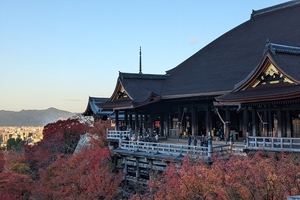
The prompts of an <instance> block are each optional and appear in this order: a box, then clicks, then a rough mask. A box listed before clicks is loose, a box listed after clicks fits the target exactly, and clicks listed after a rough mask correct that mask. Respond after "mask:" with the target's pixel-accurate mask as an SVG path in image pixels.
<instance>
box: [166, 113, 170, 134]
mask: <svg viewBox="0 0 300 200" xmlns="http://www.w3.org/2000/svg"><path fill="white" fill-rule="evenodd" d="M169 134H170V113H168V114H167V115H166V136H167V137H169V136H170V135H169Z"/></svg>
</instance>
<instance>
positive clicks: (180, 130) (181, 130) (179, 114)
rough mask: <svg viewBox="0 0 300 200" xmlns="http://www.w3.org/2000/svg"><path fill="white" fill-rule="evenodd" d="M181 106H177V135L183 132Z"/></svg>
mask: <svg viewBox="0 0 300 200" xmlns="http://www.w3.org/2000/svg"><path fill="white" fill-rule="evenodd" d="M182 110H183V109H182V107H180V106H178V130H179V135H180V134H183V129H182V117H183V116H182V115H183V112H182Z"/></svg>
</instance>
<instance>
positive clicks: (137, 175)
mask: <svg viewBox="0 0 300 200" xmlns="http://www.w3.org/2000/svg"><path fill="white" fill-rule="evenodd" d="M135 160H136V172H135V176H136V180H139V178H140V175H141V173H140V161H139V158H136V159H135Z"/></svg>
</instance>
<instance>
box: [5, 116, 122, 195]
mask: <svg viewBox="0 0 300 200" xmlns="http://www.w3.org/2000/svg"><path fill="white" fill-rule="evenodd" d="M106 126H107V124H106V123H101V122H99V123H96V124H95V126H94V127H88V126H87V125H86V124H84V123H82V122H79V120H77V119H68V120H64V121H58V122H56V123H52V124H48V125H47V126H45V128H44V138H43V140H42V141H41V142H40V143H38V144H37V145H35V146H26V145H25V146H24V147H23V151H21V152H20V151H15V150H10V151H6V152H0V199H6V200H12V199H112V198H113V197H114V196H115V195H116V194H117V193H118V192H119V190H118V187H119V185H120V183H121V181H122V176H123V175H122V173H118V174H116V173H114V172H113V166H112V164H111V158H112V152H111V150H109V148H108V146H107V143H106V138H105V128H106ZM86 132H89V133H90V145H87V146H83V147H82V148H81V149H80V151H79V152H77V153H74V151H75V149H76V146H77V144H78V141H79V139H80V136H81V135H82V134H85V133H86Z"/></svg>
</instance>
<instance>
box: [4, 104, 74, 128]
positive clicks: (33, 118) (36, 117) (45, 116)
mask: <svg viewBox="0 0 300 200" xmlns="http://www.w3.org/2000/svg"><path fill="white" fill-rule="evenodd" d="M74 115H75V113H72V112H68V111H63V110H58V109H56V108H48V109H46V110H21V111H19V112H14V111H5V110H0V126H45V125H46V124H48V123H52V122H56V121H57V120H58V119H67V118H69V117H72V116H74Z"/></svg>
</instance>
